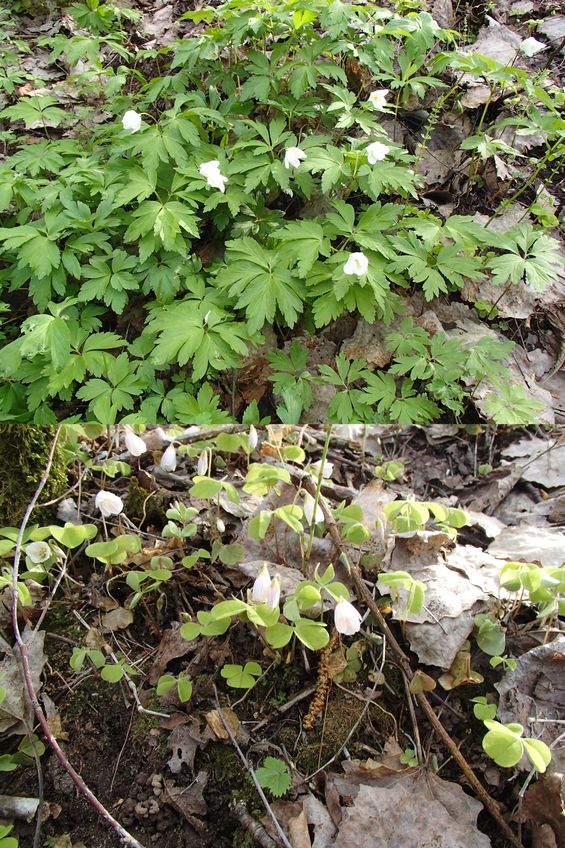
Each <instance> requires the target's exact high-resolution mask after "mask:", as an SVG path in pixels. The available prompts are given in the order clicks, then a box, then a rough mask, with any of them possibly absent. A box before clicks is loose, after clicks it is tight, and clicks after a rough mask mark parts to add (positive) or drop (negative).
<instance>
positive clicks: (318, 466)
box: [310, 460, 334, 480]
mask: <svg viewBox="0 0 565 848" xmlns="http://www.w3.org/2000/svg"><path fill="white" fill-rule="evenodd" d="M310 468H311V469H312V473H313V475H314V477H315V478H316V479H318V477H319V476H320V470H321V471H322V477H323V479H324V480H329V479H330V477H331V476H332V474H333V473H334V464H333V462H328V461H327V460H326V462H324V467H323V469H322V461H321V460H320V461H319V462H313V463H312V465H311V466H310Z"/></svg>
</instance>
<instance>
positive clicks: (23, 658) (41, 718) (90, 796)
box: [12, 425, 143, 848]
mask: <svg viewBox="0 0 565 848" xmlns="http://www.w3.org/2000/svg"><path fill="white" fill-rule="evenodd" d="M60 434H61V425H59V427H57V430H56V432H55V436H54V438H53V443H52V445H51V449H50V451H49V457H48V459H47V465H46V467H45V471H44V472H43V476H42V478H41V480H40V481H39V483H38V485H37V489H36V490H35V494H34V495H33V497H32V499H31V501H30V502H29V504H28V506H27V509H26V511H25V514H24V517H23V520H22V523H21V525H20V529H19V532H18V539H17V542H16V550H15V552H14V566H13V570H12V628H13V631H14V638H15V640H16V644H17V646H18V648H19V652H20V662H21V665H22V672H23V677H24V682H25V685H26V689H27V693H28V696H29V700H30V702H31V705H32V707H33V711H34V713H35V717H36V719H37V721H38V722H39V724H40V725H41V729H42V730H43V733H44V735H45V738H46V739H47V742H48V743H49V746H50V747H51V748H52V749H53V751H54V752H55V755H56V757H57V759H58V760H59V762H60V763H61V765H62V766H63V768H64V769H65V771H66V772H67V774H68V775H69V776H70V778H71V779H72V781H73V783H74V784H75V786H76V787H77V788H78V789H79V790H80V792H81V793H82V794H83V795H84V797H85V798H86V799H87V800H88V801H89V802H90V803H91V804H92V806H93V807H94V809H95V810H96V812H97V813H98V814H99V815H100V816H101V817H102V818H103V819H104V821H105V822H106V823H107V824H109V825H110V827H111V828H112V829H113V830H114V831H115V832H116V833H117V835H118V836H119V837H120V839H121V841H122V844H123V845H126V846H128V848H143V845H142V844H141V843H140V842H138V841H137V839H135V837H133V836H132V835H131V833H128V831H127V830H125V828H123V827H122V825H121V824H120V823H119V822H118V821H116V819H115V818H114V817H113V815H112V814H111V813H110V812H109V811H108V810H107V809H106V807H105V806H104V805H103V804H102V802H101V801H99V800H98V798H97V797H96V795H94V793H93V792H92V791H91V790H90V789H89V788H88V786H87V785H86V783H85V782H84V780H83V779H82V777H81V776H80V774H79V773H78V772H77V771H75V769H74V768H73V767H72V765H71V764H70V762H69V761H68V759H67V757H66V756H65V754H64V752H63V750H62V749H61V747H60V746H59V743H58V742H57V740H56V739H55V737H54V736H53V733H52V731H51V728H50V727H49V723H48V721H47V718H46V717H45V713H44V712H43V709H42V707H41V705H40V703H39V701H38V700H37V694H36V692H35V687H34V685H33V678H32V673H31V668H30V665H29V655H28V650H27V645H26V644H25V642H24V640H23V639H22V634H21V632H20V625H19V622H18V577H19V567H20V559H21V555H22V542H23V537H24V531H25V528H26V525H27V523H28V521H29V518H30V515H31V513H32V512H33V510H34V508H35V505H36V503H37V501H38V500H39V496H40V494H41V492H42V491H43V487H44V486H45V484H46V483H47V480H48V478H49V473H50V471H51V465H52V464H53V457H54V455H55V448H56V447H57V442H58V440H59V436H60Z"/></svg>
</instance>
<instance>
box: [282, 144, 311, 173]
mask: <svg viewBox="0 0 565 848" xmlns="http://www.w3.org/2000/svg"><path fill="white" fill-rule="evenodd" d="M304 159H306V154H305V153H304V151H303V150H301V149H300V147H287V149H286V150H285V152H284V166H285V168H286V169H287V171H288V169H289V168H298V166H299V165H300V163H301V162H302V160H304Z"/></svg>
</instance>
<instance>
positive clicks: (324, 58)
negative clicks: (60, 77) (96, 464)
mask: <svg viewBox="0 0 565 848" xmlns="http://www.w3.org/2000/svg"><path fill="white" fill-rule="evenodd" d="M67 11H68V13H69V14H70V15H71V16H72V17H73V18H74V20H75V21H76V23H77V26H78V27H79V29H78V31H77V34H75V35H65V34H63V33H58V34H56V35H54V36H44V37H42V38H41V39H39V41H38V46H41V47H43V48H45V49H47V50H49V51H50V56H51V59H52V61H53V62H55V61H56V62H63V63H66V64H67V65H68V66H69V67H71V68H74V67H75V66H76V65H77V63H78V62H79V61H83V62H85V63H86V69H85V70H83V71H81V72H80V73H71V76H70V79H69V84H70V85H71V86H72V87H73V88H74V91H75V93H76V94H77V96H78V97H79V98H81V100H80V104H79V105H77V107H76V109H74V110H69V109H63V108H61V105H60V103H59V101H58V100H57V97H56V96H55V95H56V89H55V90H54V92H53V93H49V94H42V93H34V92H33V91H32V92H31V93H30V94H26V95H22V96H17V94H16V91H15V85H16V84H19V83H20V82H23V79H22V78H20V77H21V74H20V77H18V76H17V73H18V71H17V70H16V69H15V68H14V65H15V64H16V63H17V59H18V57H19V56H20V55H21V52H22V50H24V49H25V45H24V46H22V45H20V44H18V43H17V40H16V39H15V38H14V36H13V31H12V28H11V25H10V23H9V21H7V20H6V19H4V23H3V25H2V26H3V31H2V32H1V33H0V49H1V50H2V51H3V54H4V58H5V59H6V63H5V64H6V67H7V68H8V71H7V76H6V77H5V81H4V82H3V83H2V81H1V80H0V83H1V84H3V86H4V89H5V91H6V92H7V94H8V95H9V105H7V106H6V107H5V108H4V109H3V110H2V111H1V112H0V119H1V120H2V121H3V127H4V129H3V131H2V138H3V140H4V143H5V144H6V145H7V146H8V151H9V154H10V155H9V156H8V157H7V159H6V160H5V161H4V162H3V164H2V168H1V171H0V181H1V190H0V210H1V211H2V213H3V221H2V227H1V228H0V263H1V265H0V293H1V296H2V302H1V303H0V311H5V312H8V311H10V312H11V315H10V319H9V320H8V321H6V322H5V323H4V325H3V326H2V327H0V340H1V344H2V349H0V376H1V377H2V378H3V379H4V381H5V382H4V385H3V386H1V387H0V416H18V417H19V419H20V420H33V421H35V422H38V423H52V422H54V421H55V420H56V419H57V418H59V417H62V416H65V415H68V413H69V409H71V410H72V411H73V412H76V413H78V414H79V415H81V416H82V417H88V418H92V419H96V420H98V421H101V422H104V423H110V422H114V421H116V420H118V419H124V418H126V417H129V419H130V420H138V421H145V422H147V421H156V420H165V421H190V422H191V423H199V422H200V423H223V422H227V421H229V420H230V419H231V416H232V415H233V413H234V411H233V410H231V411H230V412H227V411H226V410H225V409H222V408H221V404H220V399H219V397H218V396H217V395H216V394H215V392H214V388H215V387H216V386H218V385H219V384H220V383H221V381H222V379H225V375H224V372H226V371H228V372H231V371H232V370H233V369H237V368H238V367H239V366H240V365H241V363H242V360H243V358H244V357H245V356H246V355H247V354H248V353H252V352H253V350H254V349H255V348H257V347H258V346H259V345H260V344H261V342H262V335H261V333H262V331H263V330H264V329H266V328H267V327H274V328H275V329H276V330H277V332H278V335H279V340H281V341H282V340H283V339H284V338H287V337H288V336H289V335H292V334H293V333H295V332H297V331H305V332H306V333H310V334H315V333H317V332H319V331H321V330H322V329H323V328H325V327H328V326H329V325H330V324H332V322H334V321H336V320H337V319H339V318H340V317H341V316H344V315H348V314H350V315H355V316H359V317H361V318H364V319H365V320H366V321H368V322H370V323H373V322H384V323H385V324H386V325H389V324H390V323H391V322H392V321H393V319H394V317H395V316H396V315H397V314H399V313H401V312H402V311H403V309H404V303H405V301H404V300H403V298H402V294H403V293H405V292H406V291H408V292H409V293H413V292H415V291H418V290H421V292H422V293H423V296H424V298H425V300H428V301H429V300H432V299H433V298H434V297H435V296H436V295H440V294H448V295H456V294H457V293H458V292H459V291H460V290H461V288H462V287H463V285H464V283H465V281H466V280H470V279H478V278H481V277H484V276H485V275H486V274H487V273H488V274H492V278H493V280H494V282H496V283H498V284H500V285H501V286H502V287H504V286H510V285H513V284H515V283H517V282H518V281H525V282H526V283H527V284H528V285H531V286H532V287H534V288H535V289H536V290H540V289H542V288H543V287H545V286H547V285H548V284H549V283H550V282H551V280H552V279H553V278H554V277H555V274H556V262H557V258H556V257H557V254H556V242H555V241H554V240H553V239H552V238H551V237H550V236H548V235H547V234H546V233H545V232H544V228H545V227H546V226H547V225H548V222H547V221H545V222H544V221H541V220H536V223H535V224H531V223H525V222H524V223H521V224H519V225H518V226H516V227H514V228H512V229H511V230H510V231H509V232H507V233H506V234H505V235H504V236H502V235H498V234H496V233H494V232H493V231H491V230H488V229H485V228H483V227H481V226H479V225H478V224H476V223H475V221H474V220H473V218H472V217H471V216H462V215H455V216H452V217H450V218H449V219H447V220H445V221H444V220H443V219H442V218H441V217H439V216H438V215H435V214H433V213H432V212H431V211H430V210H428V209H425V208H424V206H423V204H422V202H421V201H420V188H421V182H420V179H419V177H418V176H417V175H416V172H415V164H416V162H415V159H416V157H415V156H413V155H411V154H410V153H409V152H408V151H407V150H406V149H405V148H404V147H403V146H402V144H400V143H399V142H398V141H396V140H394V138H391V136H390V134H389V133H388V131H387V127H386V122H387V121H389V120H391V119H394V118H395V117H396V116H397V115H398V114H399V112H400V110H401V109H404V108H406V107H407V106H408V105H409V106H410V109H413V108H420V107H427V106H431V104H432V103H435V104H436V105H435V107H434V109H433V115H432V117H433V119H434V120H438V119H439V116H440V113H441V111H442V109H443V108H445V109H449V108H457V107H458V103H459V99H460V97H461V94H462V91H463V89H462V88H461V87H460V85H459V79H460V77H461V74H462V73H463V72H464V73H465V74H467V75H469V74H470V75H472V76H474V77H475V78H476V79H477V80H479V81H484V80H485V79H486V80H488V84H489V86H491V89H492V93H493V97H494V95H495V93H496V94H497V96H498V95H500V94H502V95H504V97H509V95H510V94H512V96H513V98H514V99H513V100H512V103H510V104H509V105H511V107H512V114H511V117H509V118H505V120H504V122H499V123H498V124H497V123H496V121H495V122H494V123H493V124H492V125H491V124H488V125H486V124H485V123H484V121H483V120H481V123H480V126H479V127H478V128H477V135H476V136H475V137H473V139H475V140H474V141H473V145H472V150H473V153H472V156H473V163H474V168H473V174H476V173H479V165H480V164H481V163H482V162H485V161H487V160H488V159H489V158H490V157H492V156H494V155H496V156H497V157H499V158H502V159H503V160H504V161H505V163H506V166H507V167H508V168H509V169H510V170H512V169H513V168H514V163H515V162H518V161H519V160H518V157H519V155H520V154H519V153H518V151H517V150H515V149H514V148H512V147H511V146H510V145H508V144H505V145H504V146H503V147H501V144H500V143H499V144H493V143H487V140H488V139H491V138H492V137H496V134H497V133H500V132H502V130H503V129H504V127H505V126H507V125H512V126H513V127H515V128H517V129H518V131H519V132H534V131H535V132H538V133H541V135H542V136H543V139H544V143H545V145H546V152H545V154H544V155H543V157H542V159H541V160H540V162H541V164H540V167H543V165H544V163H545V164H547V163H549V162H553V161H554V160H555V158H556V156H558V155H559V152H560V151H561V152H562V150H563V145H564V138H565V122H563V120H562V119H561V117H560V114H559V109H560V106H561V105H562V103H563V96H562V95H561V94H560V93H559V92H558V91H556V90H555V89H553V88H551V87H547V86H546V85H545V83H544V81H540V80H537V79H535V78H531V76H530V75H529V74H528V73H527V72H526V71H523V70H520V69H519V68H517V67H514V66H502V65H500V63H497V62H495V61H493V60H489V59H486V58H485V57H480V56H475V55H473V54H467V53H463V52H461V50H460V49H459V47H460V46H461V45H460V42H461V36H459V34H457V33H455V32H452V31H448V30H443V29H441V28H440V27H438V25H437V24H436V22H435V21H434V20H433V18H432V17H431V15H430V14H429V13H428V12H425V11H419V12H416V11H406V12H405V13H400V12H398V13H395V12H393V11H391V10H387V9H382V8H379V7H376V6H373V5H371V4H368V5H365V6H363V5H357V6H351V5H350V4H348V3H343V2H341V0H312V2H310V3H309V4H308V6H307V8H306V7H304V8H297V7H296V5H295V4H294V3H293V2H292V0H281V2H277V3H267V2H265V3H259V4H257V3H251V2H249V0H228V2H225V3H222V4H220V5H218V6H214V7H205V8H202V9H199V10H198V11H191V12H187V13H186V14H185V15H183V16H182V18H181V21H184V20H187V21H190V23H191V24H197V25H198V31H197V34H196V35H192V36H190V37H187V38H178V39H176V40H174V41H172V42H171V43H170V44H167V45H166V46H164V47H161V48H159V49H155V48H151V49H148V48H146V49H141V50H137V51H134V49H133V47H132V42H131V40H130V39H129V37H128V34H129V27H130V26H132V21H134V19H135V18H136V16H137V15H138V13H136V12H134V11H132V10H130V9H125V8H122V7H121V6H116V5H114V4H113V3H111V2H102V1H101V0H86V2H84V3H81V2H75V3H73V5H71V6H70V7H69V8H68V10H67ZM2 64H3V63H2V62H1V61H0V66H1V65H2ZM14 74H16V76H14ZM31 77H32V81H33V75H31ZM134 92H135V93H134ZM414 104H416V106H414ZM100 109H103V110H104V112H105V113H107V114H109V115H110V116H111V117H110V119H109V120H107V121H106V122H103V123H100V122H99V121H98V120H97V110H98V111H100ZM131 112H133V113H134V116H133V123H132V120H131V114H130V120H129V121H128V120H127V119H126V121H125V125H124V124H123V122H122V121H123V118H124V116H125V115H126V113H131ZM30 137H32V138H33V141H34V143H33V144H29V143H27V142H28V141H29V140H30ZM477 139H478V140H477ZM468 141H472V139H469V140H468ZM467 146H469V145H467ZM297 150H298V153H297V152H296V151H297ZM475 166H476V167H475ZM211 168H212V171H211V170H210V169H211ZM513 173H514V175H515V178H516V180H518V179H519V171H518V170H516V169H514V171H513ZM214 174H215V176H214ZM519 193H520V189H518V191H517V192H516V193H515V194H516V195H518V194H519ZM360 257H361V258H360ZM14 319H15V320H14ZM388 347H389V350H390V351H391V352H392V354H393V360H392V363H391V365H390V367H388V368H383V369H380V370H376V371H375V370H373V369H371V368H368V367H367V366H366V363H364V362H363V361H362V360H353V361H351V360H347V359H346V358H345V357H341V358H340V359H338V361H337V362H336V367H335V368H332V367H330V366H325V367H318V368H315V369H314V371H313V373H311V374H310V377H307V376H304V377H303V378H300V379H298V378H297V379H295V378H294V376H293V375H292V374H290V373H289V369H288V365H287V364H285V362H284V361H283V360H282V359H280V358H279V359H276V355H275V361H273V363H272V365H273V366H274V371H275V378H276V375H277V373H281V371H282V374H283V378H281V379H280V380H279V383H281V384H282V383H284V382H285V380H286V385H284V386H283V389H285V391H283V393H282V395H281V398H282V403H281V404H280V406H279V408H278V410H277V415H278V417H279V418H280V419H281V420H283V421H294V422H297V421H298V420H299V419H300V418H301V416H302V415H303V414H304V413H305V412H306V411H307V409H308V406H309V403H311V387H309V386H308V380H309V379H313V380H315V381H319V382H326V383H329V384H330V385H331V386H334V387H335V389H336V393H335V397H334V400H333V401H332V404H331V406H330V410H329V413H328V414H329V417H330V419H331V420H335V421H344V422H345V421H353V420H356V421H368V422H370V421H379V422H396V421H398V422H401V423H407V422H419V423H426V422H428V421H433V420H437V419H439V418H441V417H444V418H445V417H446V416H447V417H450V418H453V417H459V416H461V415H463V414H465V412H466V411H467V408H468V407H469V405H470V402H471V399H472V391H473V389H472V386H473V385H476V384H477V383H478V382H482V381H484V380H485V379H486V380H488V382H489V383H490V384H491V385H492V386H493V394H492V398H493V399H492V401H491V402H490V407H487V414H488V415H489V417H492V418H493V419H494V420H495V421H497V422H500V423H508V422H514V423H522V422H525V421H531V420H533V418H534V417H535V416H536V414H537V413H538V412H539V409H540V406H539V404H536V403H535V402H533V401H532V400H531V399H527V398H526V397H525V396H524V394H523V391H522V390H521V388H519V387H518V388H517V387H516V386H515V385H513V384H512V383H510V382H509V381H508V376H507V372H506V369H505V367H504V366H505V362H506V360H507V357H508V355H509V351H510V349H511V343H508V344H507V345H506V344H501V343H499V342H496V341H494V342H493V341H492V340H491V339H490V338H489V337H485V338H484V339H482V340H481V342H480V343H479V344H478V345H474V346H473V347H472V348H469V347H467V346H466V345H465V344H464V343H462V342H460V341H458V340H456V339H447V338H446V337H445V336H443V335H442V334H437V335H435V336H430V334H429V333H427V332H426V331H425V330H423V329H420V328H415V327H413V326H406V327H403V329H402V333H401V334H400V335H399V334H397V333H391V334H390V335H389V337H388ZM279 353H281V356H284V355H285V354H282V352H279ZM306 366H307V362H306V361H304V363H303V366H302V371H303V372H305V371H307V367H306ZM284 375H286V376H284ZM297 382H299V389H300V391H299V392H298V393H296V392H294V388H295V383H297ZM275 388H276V384H275ZM238 412H239V414H240V415H241V416H242V417H243V419H244V420H245V421H248V422H250V423H257V422H258V421H259V419H260V415H259V411H258V409H257V407H256V405H255V406H251V407H250V408H248V409H247V410H243V409H240V410H239V411H238Z"/></svg>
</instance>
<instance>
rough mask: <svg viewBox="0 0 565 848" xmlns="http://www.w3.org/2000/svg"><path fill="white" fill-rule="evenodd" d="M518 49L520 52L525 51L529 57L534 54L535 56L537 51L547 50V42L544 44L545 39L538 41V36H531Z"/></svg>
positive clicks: (525, 54)
mask: <svg viewBox="0 0 565 848" xmlns="http://www.w3.org/2000/svg"><path fill="white" fill-rule="evenodd" d="M518 50H519V51H520V53H523V54H524V56H527V57H528V58H529V59H531V58H532V56H535V55H536V53H540V52H541V51H542V50H547V44H544V43H543V41H538V40H537V38H534V37H533V36H531V37H530V38H526V39H525V41H523V42H522V43H521V44H520V46H519V48H518Z"/></svg>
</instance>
